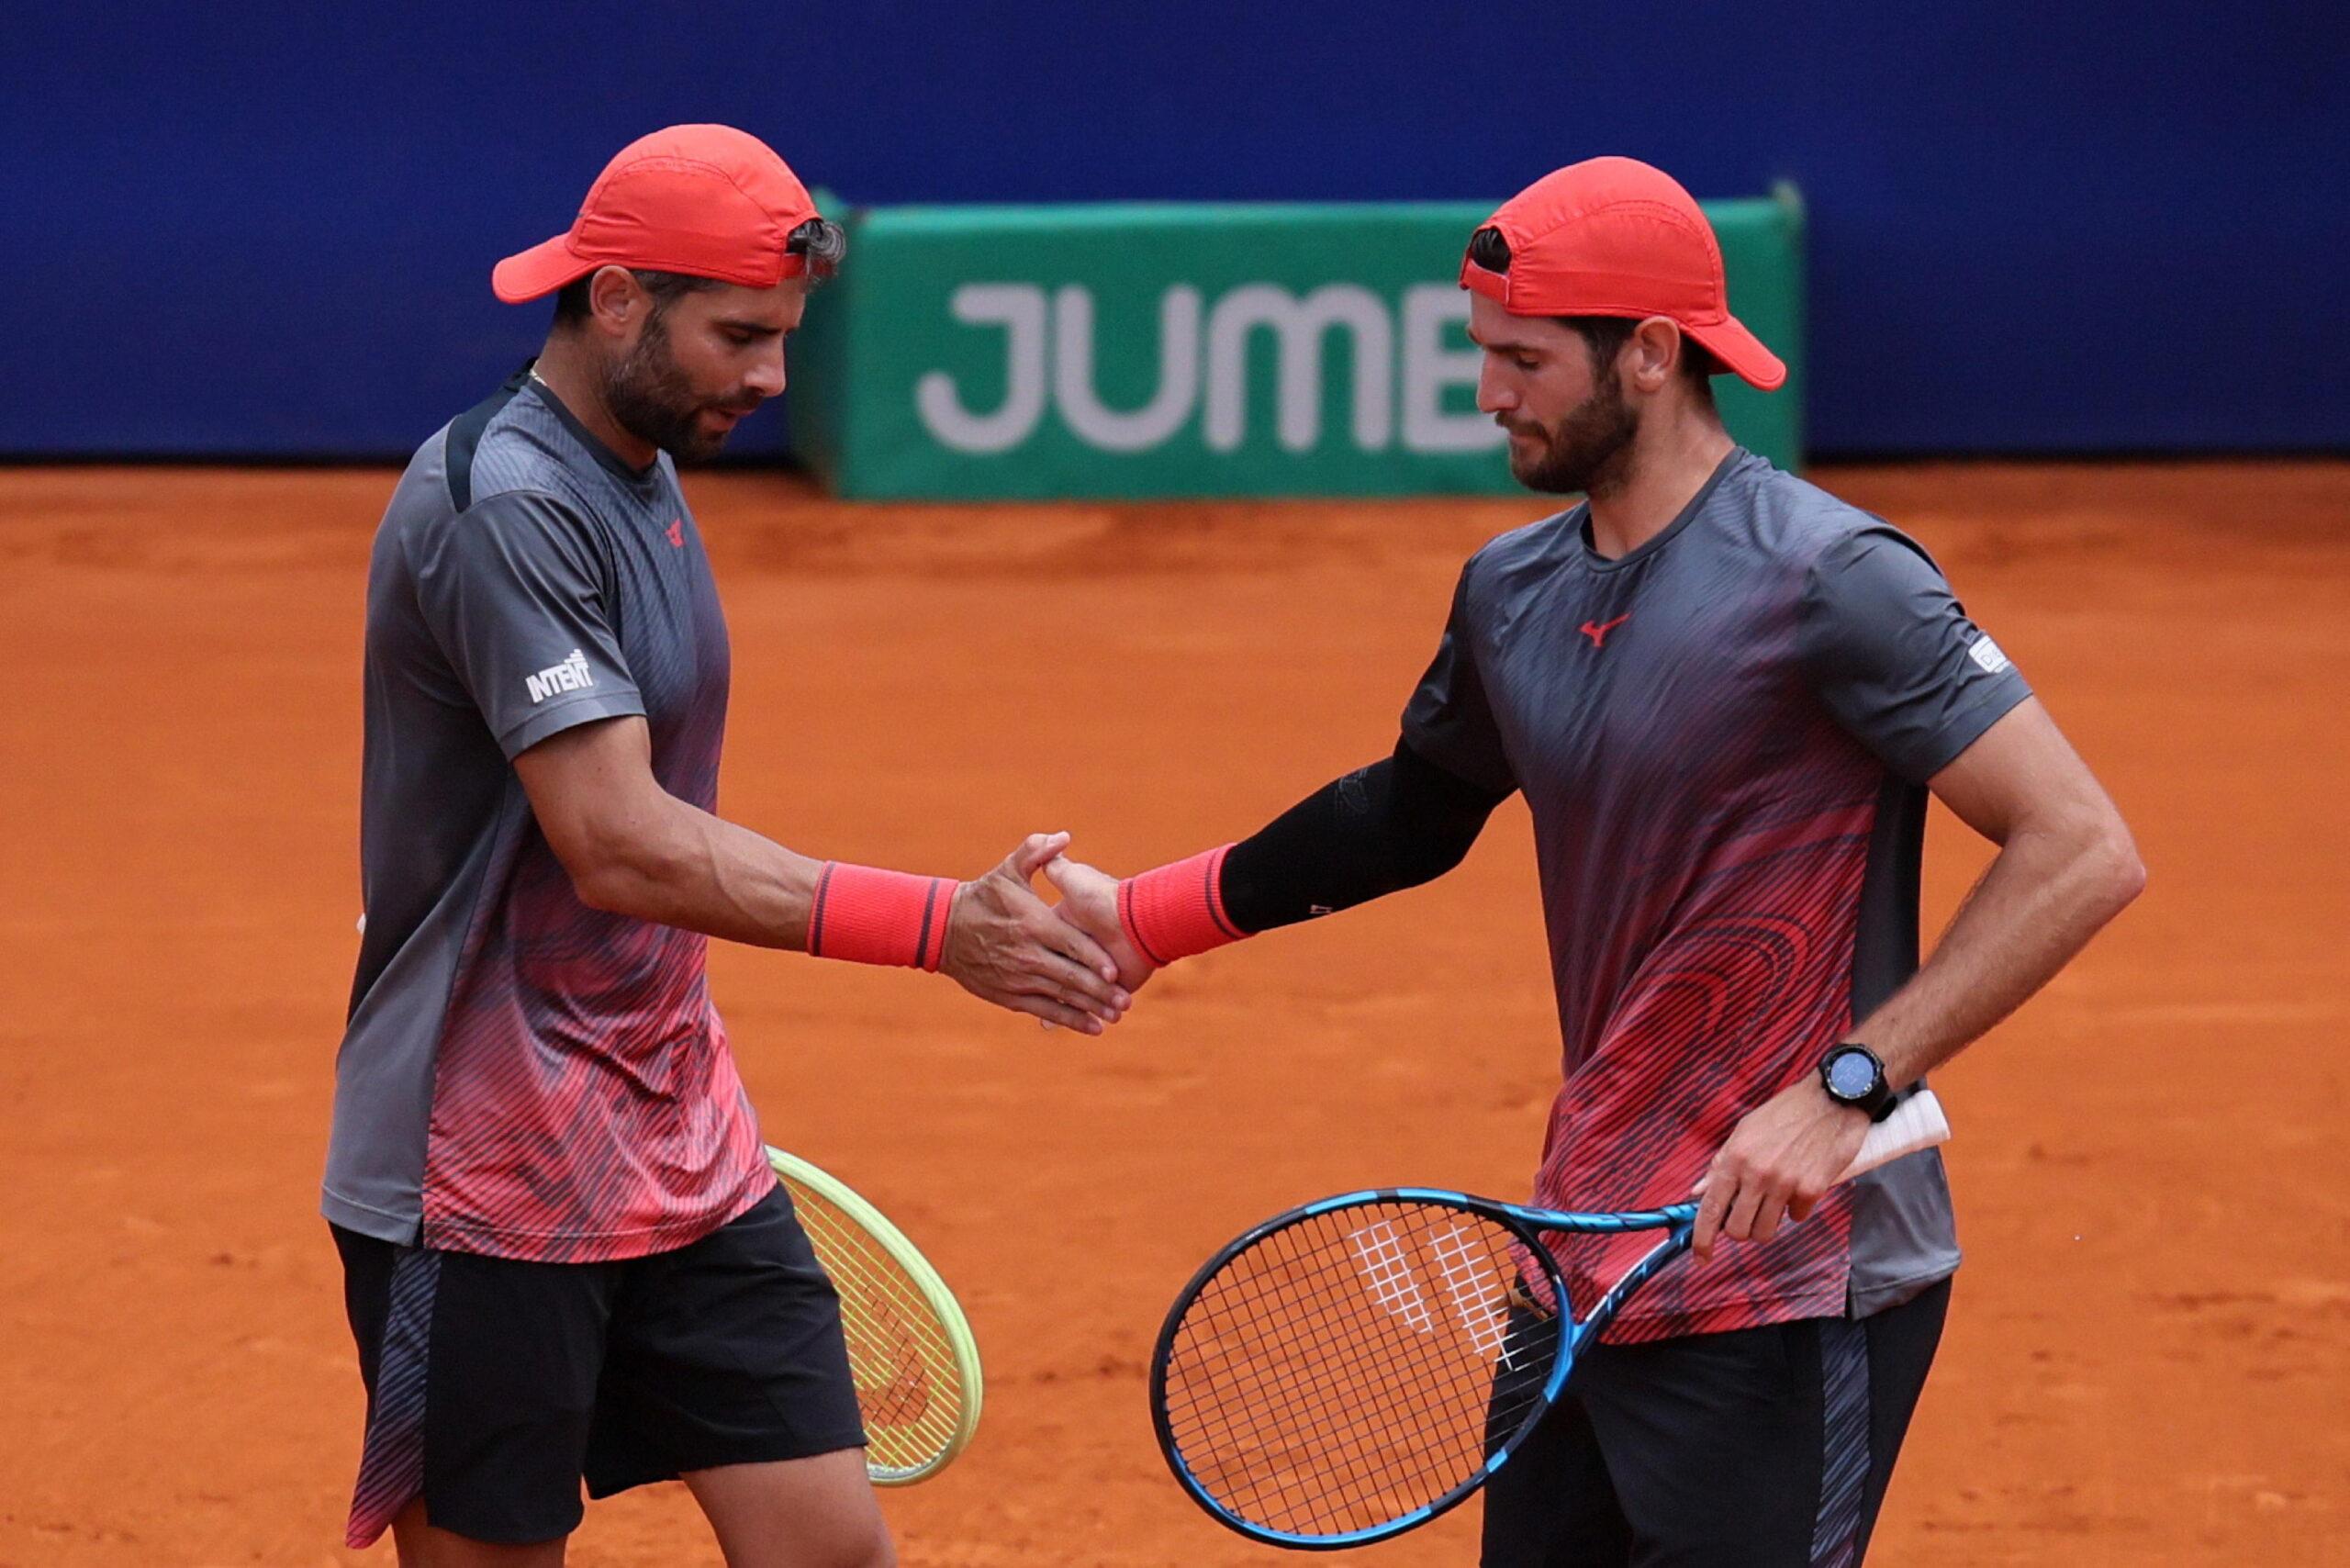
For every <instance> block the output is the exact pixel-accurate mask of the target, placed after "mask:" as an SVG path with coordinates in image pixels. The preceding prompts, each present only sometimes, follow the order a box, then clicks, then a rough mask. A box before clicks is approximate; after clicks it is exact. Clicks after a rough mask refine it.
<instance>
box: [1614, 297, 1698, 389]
mask: <svg viewBox="0 0 2350 1568" xmlns="http://www.w3.org/2000/svg"><path fill="white" fill-rule="evenodd" d="M1686 346H1687V345H1686V344H1685V343H1684V341H1683V339H1682V336H1681V328H1680V325H1679V324H1678V323H1677V322H1675V321H1674V320H1673V319H1672V318H1671V317H1668V316H1651V317H1649V318H1648V319H1645V320H1643V321H1642V322H1641V323H1640V324H1639V326H1637V327H1635V328H1633V329H1632V336H1631V340H1630V341H1629V342H1627V343H1626V344H1625V345H1624V352H1623V353H1622V354H1621V355H1620V356H1619V357H1618V359H1617V374H1618V375H1621V376H1622V377H1623V378H1624V379H1625V380H1626V381H1628V382H1629V383H1630V384H1631V385H1632V386H1633V387H1634V388H1636V389H1637V390H1639V391H1641V392H1657V391H1661V390H1662V388H1663V386H1664V385H1665V383H1667V382H1669V381H1671V380H1672V379H1673V371H1674V367H1675V366H1676V365H1678V364H1680V359H1681V354H1682V353H1683V352H1684V349H1685V348H1686Z"/></svg>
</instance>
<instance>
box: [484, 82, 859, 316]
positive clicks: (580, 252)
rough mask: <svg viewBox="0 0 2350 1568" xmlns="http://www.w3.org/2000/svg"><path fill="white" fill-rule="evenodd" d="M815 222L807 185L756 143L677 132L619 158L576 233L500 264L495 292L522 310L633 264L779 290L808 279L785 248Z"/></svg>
mask: <svg viewBox="0 0 2350 1568" xmlns="http://www.w3.org/2000/svg"><path fill="white" fill-rule="evenodd" d="M816 216H817V212H816V204H815V202H813V201H812V200H811V199H810V198H809V196H808V187H807V186H805V185H801V184H800V177H799V176H798V175H797V174H793V173H792V172H791V168H790V165H789V164H787V163H786V162H784V161H783V160H782V159H781V158H778V157H777V156H776V153H775V150H774V149H773V148H771V147H769V146H768V145H767V143H766V142H764V141H761V140H759V139H758V138H757V137H755V136H753V135H751V134H749V133H748V132H747V131H740V130H736V129H734V128H733V127H732V126H725V125H673V126H671V127H669V128H668V129H666V130H656V131H655V132H654V133H653V134H652V135H650V136H646V137H640V138H639V139H637V140H634V141H632V142H630V143H629V144H628V145H627V146H626V147H623V148H621V150H620V153H619V155H618V156H616V157H615V158H613V160H612V161H611V162H609V163H607V164H605V165H604V172H603V173H602V174H599V175H597V176H596V183H595V184H594V185H590V186H589V187H588V199H587V200H586V201H584V202H582V203H580V204H579V216H578V217H577V218H576V219H574V220H573V222H572V225H571V230H570V231H569V232H568V233H565V234H558V235H556V236H555V237H554V239H552V240H549V241H546V242H545V243H544V244H541V245H533V246H532V247H531V248H530V249H529V250H527V251H524V252H520V253H519V254H516V255H511V256H509V257H507V258H506V259H505V260H504V261H502V262H500V263H498V265H497V267H496V268H495V269H493V270H492V271H491V273H490V274H489V286H490V287H491V288H492V289H494V290H495V291H496V292H497V294H498V298H500V299H502V300H504V301H505V302H506V303H507V304H509V305H520V304H521V303H522V302H523V301H524V300H527V299H537V298H539V297H542V296H544V295H549V294H553V293H554V291H555V290H556V289H558V288H561V287H562V286H564V285H565V284H567V283H571V282H574V281H576V280H577V279H579V278H583V277H586V276H587V275H588V274H589V273H592V272H594V271H595V270H596V269H597V268H598V267H602V266H623V267H643V268H645V269H647V270H649V271H657V272H667V273H686V274H689V275H691V276H694V277H709V278H716V279H718V280H719V281H720V282H722V283H739V284H741V285H743V286H744V287H746V288H773V287H774V286H776V285H777V284H778V283H780V282H782V281H783V280H784V279H785V278H788V277H796V276H798V275H799V274H800V273H801V272H802V271H804V270H805V268H806V265H807V261H806V258H805V257H803V256H800V255H797V254H794V253H793V252H790V251H789V249H788V248H787V246H788V244H789V241H790V239H791V231H792V230H795V229H797V228H799V227H800V225H801V224H803V223H805V222H807V221H808V220H809V219H810V218H814V217H816Z"/></svg>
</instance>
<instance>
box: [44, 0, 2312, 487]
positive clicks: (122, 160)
mask: <svg viewBox="0 0 2350 1568" xmlns="http://www.w3.org/2000/svg"><path fill="white" fill-rule="evenodd" d="M6 50H7V58H6V60H5V61H0V129H5V132H6V148H7V153H6V165H5V166H6V170H7V172H6V174H5V175H0V185H5V186H6V191H5V195H6V199H5V200H0V244H5V252H6V257H7V262H6V284H7V286H6V288H5V289H0V312H5V318H0V322H4V323H5V327H6V344H7V353H6V359H7V363H8V368H9V374H8V375H7V376H6V379H5V381H0V454H19V455H26V454H107V453H138V454H223V455H226V454H307V455H319V456H328V455H365V454H404V453H405V452H407V451H408V449H409V448H411V447H412V446H413V445H414V444H415V443H416V442H418V441H420V439H421V438H422V437H423V436H425V435H426V434H428V433H429V432H430V431H431V430H432V429H433V428H434V427H435V426H437V425H438V424H439V423H440V422H441V421H442V420H443V419H445V418H447V417H448V416H449V415H450V414H452V413H453V412H454V411H456V410H457V409H460V408H463V407H464V406H465V405H467V404H469V403H471V402H473V401H474V400H475V399H476V398H478V397H479V396H480V395H481V394H482V393H483V392H484V391H485V390H486V389H487V387H489V386H491V385H493V384H494V383H495V382H496V381H497V380H498V378H499V377H500V376H501V375H503V374H504V373H505V372H506V371H507V370H508V369H509V368H510V367H511V365H512V364H514V363H515V362H516V361H517V360H519V359H520V357H521V356H522V355H524V354H525V353H528V352H530V350H531V349H532V346H533V345H534V344H535V342H536V341H537V339H538V336H539V334H540V332H541V330H542V329H543V324H544V311H543V308H539V307H531V308H521V309H509V308H505V307H501V306H499V305H498V304H496V303H495V302H494V301H493V300H492V299H491V297H490V295H489V289H488V281H487V277H488V269H489V266H490V263H492V262H493V261H495V260H496V259H497V258H498V256H500V255H502V254H504V253H505V252H508V251H509V250H513V249H517V248H519V247H520V246H522V245H526V244H529V243H531V242H532V241H537V240H540V239H543V238H544V237H545V236H546V235H548V234H550V233H553V232H554V231H556V230H559V229H561V228H563V227H565V225H566V224H567V223H568V221H569V219H570V216H571V214H572V212H573V210H574V209H575V208H576V205H577V203H578V199H579V197H580V196H581V195H582V194H583V193H584V191H585V190H586V188H587V185H588V182H589V181H590V180H591V179H592V178H593V177H594V175H595V174H596V172H597V170H598V169H599V167H600V166H601V164H602V162H603V161H604V160H605V158H606V157H608V156H609V155H610V153H611V152H612V151H615V150H617V149H618V148H619V147H620V146H621V143H623V142H625V141H626V140H630V139H631V138H632V137H634V136H636V135H638V134H640V133H642V132H643V131H644V130H647V129H653V128H654V127H656V126H659V125H662V124H665V123H668V122H671V121H676V120H681V119H721V120H725V121H729V122H732V123H733V124H737V125H740V126H743V127H744V128H746V129H751V130H754V131H756V132H758V133H759V134H761V135H763V136H765V137H767V139H768V140H770V141H772V142H773V143H775V144H776V145H777V146H778V148H779V149H780V150H781V151H783V152H784V153H785V155H786V156H787V157H788V158H789V159H790V160H791V161H792V162H793V163H794V165H795V166H796V167H797V168H798V169H799V170H800V173H801V174H803V176H805V177H806V178H807V179H809V180H810V182H811V184H814V183H821V184H822V185H827V186H829V187H831V188H832V189H834V190H835V191H838V192H839V193H841V194H842V196H845V198H847V199H848V200H850V201H852V202H860V203H867V202H870V203H885V202H905V201H952V200H967V199H968V200H991V201H1005V200H1013V201H1032V200H1033V201H1081V200H1091V199H1100V198H1113V197H1169V198H1185V197H1199V198H1219V199H1274V200H1279V199H1302V198H1314V199H1340V200H1345V199H1389V198H1458V197H1469V198H1483V197H1494V198H1498V197H1500V196H1505V195H1507V194H1508V193H1509V192H1510V191H1512V190H1514V189H1516V187H1517V186H1519V185H1523V184H1525V183H1526V182H1527V181H1528V180H1530V179H1532V178H1533V177H1535V176H1536V175H1539V174H1542V173H1543V172H1545V171H1547V170H1549V169H1550V168H1552V167H1553V166H1555V165H1557V164H1559V163H1561V162H1568V161H1570V160H1572V159H1574V158H1578V157H1583V156H1586V155H1589V154H1592V153H1596V152H1602V151H1615V152H1625V153H1629V154H1632V155H1635V156H1638V157H1642V158H1646V159H1649V160H1651V162H1657V163H1659V164H1662V166H1664V167H1665V168H1667V169H1669V170H1671V171H1673V173H1674V174H1677V175H1678V176H1679V177H1680V178H1681V179H1682V181H1683V183H1684V184H1685V185H1688V186H1689V187H1690V188H1691V189H1692V190H1694V191H1695V193H1696V194H1697V195H1699V196H1709V197H1710V196H1735V195H1745V194H1751V193H1757V192H1761V191H1762V190H1763V189H1765V188H1766V187H1767V186H1769V185H1770V184H1771V183H1772V182H1774V181H1775V180H1782V179H1788V180H1794V181H1796V183H1797V184H1799V185H1801V187H1802V189H1803V191H1804V194H1805V196H1806V197H1807V201H1808V203H1809V207H1810V214H1811V222H1812V291H1813V305H1812V313H1811V319H1812V330H1813V348H1812V362H1811V363H1812V385H1811V393H1810V396H1811V398H1812V404H1811V408H1810V423H1811V430H1812V434H1813V445H1814V448H1815V450H1816V451H1819V452H1825V453H1831V454H1837V453H1841V454H1862V453H1890V452H1977V451H2004V452H2037V451H2049V452H2078V451H2098V450H2112V451H2148V450H2160V449H2180V450H2230V449H2233V450H2281V449H2311V448H2318V449H2335V450H2339V449H2342V448H2344V446H2345V445H2350V303H2345V301H2350V289H2345V288H2344V285H2343V276H2344V259H2345V256H2350V175H2345V172H2344V171H2345V167H2350V13H2345V12H2344V11H2343V10H2342V8H2341V7H2340V6H2339V5H2337V4H2334V3H2333V0H2301V3H2281V4H2261V3H2258V0H2236V3H2235V4H2233V5H2230V6H2216V5H2203V4H2189V3H2188V0H2154V3H2153V4H2146V3H2144V0H2141V3H2139V4H2134V5H2129V6H2121V5H2106V4H2098V3H2077V0H2076V3H2075V4H2072V5H2063V6H2059V5H2051V4H2048V3H2046V0H1975V3H1966V0H1951V3H1945V4H1942V5H1937V6H1903V5H1886V4H1882V3H1880V4H1873V5H1857V4H1848V3H1843V0H1820V3H1809V4H1792V3H1791V4H1787V5H1784V6H1772V5H1766V4H1756V3H1753V0H1744V3H1708V4H1695V3H1692V4H1680V5H1670V6H1666V5H1656V4H1653V3H1651V4H1579V5H1572V6H1570V5H1565V4H1561V3H1558V0H1550V3H1548V4H1541V5H1534V6H1525V5H1519V6H1495V5H1491V4H1487V5H1480V6H1470V5H1460V4H1453V3H1450V0H1354V3H1353V4H1349V5H1344V6H1313V5H1289V6H1265V5H1245V6H1227V5H1221V4H1197V3H1194V4H1184V3H1182V0H1173V3H1161V4H1158V5H1128V4H1102V5H1077V4H1067V5H1043V4H1032V5H1020V6H992V5H986V4H979V3H969V4H958V5H917V4H902V3H889V0H865V3H863V4H846V3H839V4H835V3H829V0H828V3H819V4H791V3H789V0H780V3H779V0H767V3H764V4H755V5H744V4H734V3H732V0H698V3H697V4H694V5H692V6H667V5H662V4H658V3H656V0H638V3H636V4H632V5H628V6H617V5H610V4H574V5H565V6H527V5H499V4H497V3H495V0H479V3H476V4H473V5H468V6H345V5H337V4H319V3H318V0H308V3H306V4H300V5H283V4H244V5H237V4H231V5H227V6H215V7H197V6H184V5H164V4H150V5H137V6H105V5H88V6H53V7H44V8H40V9H39V10H28V11H25V12H21V13H19V14H17V15H16V16H14V17H12V18H11V20H10V23H9V28H8V37H7V39H6ZM764 418H765V417H764V416H763V420H764ZM775 439H776V436H775V431H774V427H773V423H772V421H771V420H768V421H766V423H765V427H764V428H763V429H761V430H759V431H756V432H754V433H752V434H750V435H749V436H748V438H747V440H746V441H745V442H744V444H747V445H749V446H751V447H753V448H754V449H755V448H758V447H760V446H763V445H764V446H767V447H769V448H771V447H772V444H773V442H774V441H775Z"/></svg>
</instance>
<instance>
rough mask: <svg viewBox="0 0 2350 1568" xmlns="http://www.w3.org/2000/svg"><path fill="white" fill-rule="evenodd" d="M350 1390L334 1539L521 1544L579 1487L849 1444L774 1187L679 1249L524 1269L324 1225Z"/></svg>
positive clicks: (840, 1360)
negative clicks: (343, 1489) (349, 1439)
mask: <svg viewBox="0 0 2350 1568" xmlns="http://www.w3.org/2000/svg"><path fill="white" fill-rule="evenodd" d="M332 1228H333V1230H334V1238H335V1246H336V1247H337V1248H338V1249H340V1250H341V1253H342V1264H343V1303H344V1306H345V1309H346V1310H347V1311H348V1313H349V1314H350V1317H351V1331H352V1334H353V1337H354V1338H356V1339H357V1340H358V1341H359V1366H360V1372H361V1373H362V1375H363V1376H364V1378H365V1379H366V1383H367V1436H366V1442H365V1445H364V1449H363V1450H362V1453H361V1458H360V1467H359V1482H358V1485H357V1487H356V1488H355V1489H354V1494H353V1502H352V1512H351V1527H350V1531H349V1540H350V1542H351V1544H352V1545H353V1546H363V1545H365V1544H367V1543H368V1542H370V1541H373V1540H375V1538H376V1537H378V1536H379V1535H381V1534H382V1533H383V1531H384V1529H386V1526H388V1525H389V1524H390V1522H391V1519H392V1517H393V1516H394V1515H395V1514H397V1513H398V1512H399V1511H400V1510H401V1509H402V1508H404V1507H406V1506H408V1504H409V1503H410V1502H412V1501H414V1500H415V1499H416V1498H418V1497H420V1496H421V1497H422V1498H423V1499H424V1507H425V1516H426V1518H427V1519H428V1520H429V1521H430V1522H431V1523H432V1524H433V1525H435V1526H437V1527H438V1528H440V1529H446V1530H452V1531H454V1532H455V1533H456V1534H458V1535H461V1536H466V1537H469V1538H471V1539H473V1540H481V1541H492V1542H498V1543H502V1544H512V1545H520V1544H523V1543H527V1542H531V1541H541V1540H553V1539H554V1538H555V1537H557V1536H561V1535H567V1534H569V1533H570V1532H571V1531H572V1530H573V1529H576V1527H577V1526H578V1523H579V1518H580V1514H581V1506H580V1497H579V1488H580V1482H581V1481H582V1479H583V1478H584V1479H585V1481H586V1482H587V1485H588V1495H591V1496H597V1497H603V1496H609V1495H611V1494H612V1493H614V1492H620V1491H624V1490H626V1489H627V1488H628V1487H631V1486H638V1485H642V1484H644V1483H646V1482H648V1481H666V1480H668V1479H670V1478H672V1477H674V1476H677V1475H678V1474H681V1473H685V1472H687V1471H692V1470H706V1469H710V1468H711V1467H713V1466H717V1465H723V1464H746V1463H753V1462H760V1461H766V1460H784V1459H805V1458H808V1457H810V1456H811V1455H814V1454H820V1453H831V1452H834V1451H835V1450H841V1449H848V1448H857V1447H861V1446H863V1444H864V1442H865V1432H864V1428H862V1426H861V1425H860V1424H859V1421H858V1418H857V1409H856V1385H855V1383H853V1382H852V1381H851V1380H850V1377H849V1366H848V1347H847V1343H846V1341H845V1339H844V1338H843V1336H842V1333H841V1319H840V1300H839V1297H838V1296H837V1295H835V1294H834V1291H833V1286H832V1282H831V1281H830V1280H828V1279H826V1278H825V1276H824V1271H823V1270H822V1268H821V1267H820V1266H819V1265H818V1263H817V1261H816V1255H815V1253H814V1251H813V1250H812V1249H811V1248H810V1247H809V1244H808V1238H807V1235H806V1233H805V1232H803V1231H802V1230H801V1229H800V1221H799V1220H798V1218H797V1217H796V1216H795V1215H793V1214H792V1210H791V1200H790V1198H789V1196H787V1195H786V1194H785V1193H784V1191H783V1189H782V1188H781V1187H779V1186H778V1188H777V1189H776V1190H775V1191H774V1192H772V1193H768V1194H767V1196H766V1197H765V1198H762V1199H761V1200H760V1201H759V1202H758V1203H757V1204H755V1205H754V1206H753V1207H752V1208H751V1209H749V1210H748V1211H747V1212H745V1213H744V1215H742V1216H741V1217H739V1218H737V1219H735V1220H734V1221H733V1222H732V1223H731V1224H728V1225H726V1226H722V1227H721V1228H719V1229H718V1230H716V1231H713V1232H712V1233H711V1234H710V1235H708V1236H706V1237H704V1238H701V1239H700V1240H699V1241H697V1242H694V1243H693V1244H692V1245H690V1246H688V1247H682V1248H679V1249H677V1250H676V1251H673V1252H661V1253H655V1254H654V1255H653V1256H651V1257H648V1258H631V1259H625V1260H621V1261H617V1262H610V1263H529V1262H520V1261H517V1260H512V1259H507V1258H486V1257H481V1256H478V1255H476V1254H474V1253H466V1252H435V1251H430V1250H427V1249H422V1248H417V1247H400V1246H396V1245H394V1244H393V1243H390V1242H387V1241H378V1240H376V1239H375V1238H372V1237H365V1236H361V1235H358V1234H356V1233H355V1232H353V1231H349V1230H345V1229H343V1228H342V1227H341V1226H334V1227H332Z"/></svg>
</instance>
